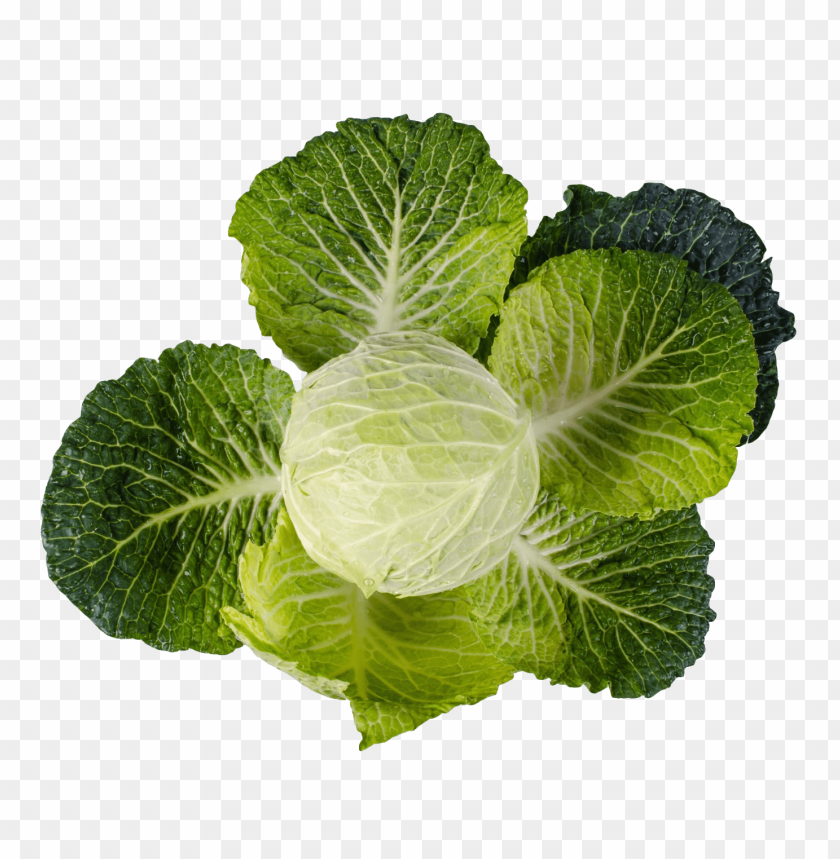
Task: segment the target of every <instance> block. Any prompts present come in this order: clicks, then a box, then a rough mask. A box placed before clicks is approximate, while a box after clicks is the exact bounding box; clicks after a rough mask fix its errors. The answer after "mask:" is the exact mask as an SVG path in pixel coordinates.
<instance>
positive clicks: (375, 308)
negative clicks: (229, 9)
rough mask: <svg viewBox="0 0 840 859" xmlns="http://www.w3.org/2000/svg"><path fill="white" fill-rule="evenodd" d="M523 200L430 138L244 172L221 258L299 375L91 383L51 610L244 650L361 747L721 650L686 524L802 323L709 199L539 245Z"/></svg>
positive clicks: (58, 489)
mask: <svg viewBox="0 0 840 859" xmlns="http://www.w3.org/2000/svg"><path fill="white" fill-rule="evenodd" d="M525 199H526V193H525V189H524V188H523V187H522V185H521V184H520V183H519V182H517V180H516V179H514V178H512V177H511V176H507V175H505V174H504V173H503V172H502V169H501V167H500V166H499V165H498V164H497V163H496V162H495V161H493V159H492V158H491V157H490V154H489V148H488V146H487V143H486V141H485V140H484V138H483V137H482V135H481V133H480V132H479V131H478V130H477V129H475V128H472V127H470V126H467V125H461V124H459V123H456V122H453V121H452V119H451V118H450V117H448V116H444V115H442V114H439V115H437V116H434V117H432V118H431V119H429V120H427V121H426V122H413V121H411V120H409V119H408V118H407V117H404V116H402V117H398V118H396V119H370V120H347V121H346V122H343V123H339V126H338V131H337V132H336V133H329V134H324V135H322V136H321V137H318V138H315V139H314V140H312V141H310V142H309V143H308V144H307V145H306V146H305V147H304V149H303V150H302V151H301V152H300V153H299V154H298V155H296V156H295V157H293V158H286V159H285V160H283V161H281V162H280V163H279V164H276V165H274V166H273V167H270V168H268V169H267V170H264V171H263V172H262V173H260V174H259V175H258V176H257V177H256V179H255V180H254V182H253V184H252V186H251V189H250V191H248V193H246V194H245V195H244V196H243V197H242V198H241V199H240V200H239V202H238V204H237V206H236V212H235V214H234V217H233V221H232V223H231V227H230V234H231V235H232V236H235V237H236V238H237V239H239V241H240V242H241V243H242V245H243V248H244V252H243V256H242V278H243V280H244V281H245V283H246V285H247V286H248V288H249V290H250V300H251V303H252V304H253V305H254V306H255V307H256V311H257V320H258V322H259V324H260V326H261V329H262V330H263V332H264V333H266V334H270V335H271V336H272V337H273V338H274V340H275V342H276V343H277V344H278V345H279V346H280V347H281V348H282V349H283V350H284V352H285V354H286V356H287V357H289V358H290V359H292V360H294V361H296V362H297V363H298V365H299V366H300V367H302V368H303V369H305V370H307V371H312V372H310V374H309V375H308V376H307V377H306V378H305V379H304V382H303V386H302V388H301V390H300V391H299V392H297V393H294V390H293V387H292V383H291V380H290V379H289V377H288V376H287V375H286V374H285V373H283V372H281V371H280V370H278V369H275V368H274V367H273V366H272V365H271V364H270V363H269V362H268V361H262V360H260V359H259V358H258V357H257V355H256V354H255V353H253V352H248V351H243V350H241V349H237V348H236V347H234V346H212V347H209V348H208V347H205V346H196V345H194V344H192V343H182V344H181V345H180V346H177V347H176V348H175V349H168V350H166V351H165V352H164V353H163V354H162V355H161V356H160V359H159V360H158V361H149V360H141V361H138V362H136V363H135V364H134V365H133V366H132V367H130V368H129V369H128V371H127V372H126V373H125V374H124V375H123V376H122V377H121V378H120V379H118V380H116V381H110V382H102V383H101V384H99V385H98V386H97V387H96V389H95V390H94V391H93V393H92V394H91V395H90V396H89V397H88V398H87V399H86V400H85V402H84V404H83V406H82V413H81V416H80V417H79V418H78V420H76V421H75V422H74V423H73V424H72V425H71V426H70V428H69V429H68V430H67V432H66V434H65V436H64V439H63V441H62V443H61V447H60V448H59V450H58V452H57V454H56V456H55V461H54V467H53V473H52V476H51V477H50V480H49V483H48V484H47V488H46V492H45V495H44V503H43V509H42V512H43V525H42V533H43V541H44V547H45V549H46V555H47V566H48V569H49V574H50V577H51V578H52V580H53V581H54V582H55V583H56V585H57V586H58V587H59V589H60V590H61V591H62V592H63V593H65V594H66V595H67V596H68V597H69V598H70V599H71V600H72V601H73V602H74V603H75V604H76V605H77V606H78V607H79V608H80V609H81V610H82V611H83V612H84V613H85V614H87V615H88V616H89V617H90V618H91V619H92V620H93V621H94V623H96V624H97V626H98V627H99V628H100V629H102V630H103V631H104V632H106V633H107V634H109V635H114V636H117V637H123V638H125V637H133V638H139V639H141V640H143V641H145V642H147V643H148V644H150V645H152V646H153V647H158V648H161V649H165V650H178V649H184V648H190V647H191V648H194V649H196V650H202V651H206V652H210V653H220V654H223V653H229V652H230V651H232V650H233V649H234V648H235V647H238V646H239V645H240V643H243V642H244V643H245V644H247V645H248V646H249V647H250V648H251V649H253V650H254V651H255V652H256V653H257V654H258V655H259V656H260V657H261V658H263V659H264V660H265V661H266V662H268V663H269V664H271V665H273V666H275V667H277V668H279V669H280V670H282V671H284V672H286V673H287V674H289V675H291V676H293V677H295V678H296V679H298V680H299V681H300V682H301V683H303V684H304V685H306V686H307V687H309V688H310V689H313V690H315V691H317V692H319V693H322V694H324V695H328V696H331V697H333V698H343V699H347V700H349V702H350V705H351V708H352V711H353V715H354V718H355V721H356V725H357V727H358V728H359V730H360V732H361V734H362V743H361V748H362V749H364V748H367V747H368V746H370V745H372V744H374V743H381V742H384V741H385V740H387V739H389V738H390V737H393V736H396V735H397V734H400V733H402V732H404V731H409V730H412V729H413V728H416V727H417V726H418V725H420V724H422V723H423V722H425V721H426V720H428V719H430V718H432V717H434V716H437V715H439V714H442V713H446V712H448V711H449V710H451V709H452V708H453V707H455V706H457V705H458V704H472V703H476V702H478V701H480V700H482V699H483V698H485V697H487V696H488V695H492V694H494V693H495V692H496V690H497V688H498V686H499V685H500V684H502V683H505V682H507V681H508V680H509V679H510V678H511V677H512V675H513V673H514V671H523V670H524V671H529V672H532V673H533V674H535V675H536V676H537V677H539V678H543V679H548V680H550V681H551V682H552V683H563V684H566V685H569V686H580V685H585V686H587V687H588V688H589V689H590V690H591V691H592V692H598V691H601V690H603V689H605V688H609V689H610V691H611V693H612V694H613V695H614V696H616V697H634V696H651V695H654V694H656V693H657V692H659V691H661V690H663V689H665V688H667V687H668V686H670V684H671V683H672V682H673V681H674V679H675V678H676V677H679V676H682V674H683V672H684V671H685V669H686V668H687V667H688V666H689V665H692V664H693V663H694V661H695V660H696V659H698V658H699V657H700V656H701V655H702V653H703V650H704V639H705V635H706V632H707V631H708V626H709V623H710V621H711V620H713V619H714V612H712V611H711V610H710V608H709V598H710V596H711V592H712V588H713V585H714V583H713V582H712V580H711V578H709V576H708V575H707V574H706V568H707V564H708V557H709V554H710V552H711V550H712V547H713V544H712V541H711V540H710V539H709V537H708V535H707V534H706V532H705V531H704V530H703V527H702V525H701V524H700V518H699V516H698V513H697V510H696V507H695V506H694V505H695V504H696V503H697V502H699V501H701V500H702V499H704V498H706V497H708V496H709V495H712V494H714V493H715V492H718V491H719V490H721V489H722V488H723V487H724V486H726V484H727V483H728V481H729V479H730V477H731V475H732V472H733V469H734V468H735V462H736V457H737V451H736V445H737V444H738V443H739V441H741V442H743V441H744V440H745V439H747V438H755V437H756V436H757V435H759V434H760V433H761V432H762V431H763V429H764V427H765V426H766V425H767V421H768V420H769V418H770V414H771V412H772V409H773V402H774V398H775V395H776V387H777V384H778V380H777V375H776V363H775V361H776V359H775V349H776V347H777V346H778V345H779V344H780V343H782V342H783V341H784V340H787V339H789V338H790V337H792V336H793V334H794V329H793V317H792V316H791V314H789V313H788V312H787V311H784V310H782V309H781V308H780V307H779V306H778V296H777V294H776V293H775V292H773V291H772V289H771V286H772V279H771V274H770V263H769V260H767V261H765V260H763V256H764V252H765V249H764V245H763V244H762V243H761V240H760V239H759V238H758V236H757V235H756V234H755V232H754V231H753V230H752V229H751V228H750V227H748V226H746V225H745V224H742V223H741V222H740V221H738V220H737V219H736V218H735V216H734V215H733V214H732V213H731V212H730V211H729V210H728V209H724V208H723V207H722V206H721V205H720V204H719V203H717V202H715V201H714V200H710V199H709V198H708V197H705V196H704V195H703V194H699V193H697V192H694V191H671V190H670V189H668V188H665V186H663V185H645V186H643V188H642V189H641V190H640V191H638V192H636V193H635V194H630V195H628V196H627V197H625V198H623V199H621V198H613V197H611V196H610V195H609V194H603V193H597V192H595V191H592V190H590V189H589V188H586V187H585V186H582V185H578V186H573V187H572V189H570V191H569V192H568V194H567V198H566V199H567V202H568V203H569V206H568V208H567V209H566V210H565V211H563V212H561V213H559V214H558V215H557V216H556V217H555V218H553V219H544V220H543V222H542V223H541V224H540V227H539V229H538V230H537V232H536V234H535V235H534V236H533V237H531V238H529V239H527V240H525V242H524V244H523V243H522V242H523V239H524V238H525V229H526V227H525V224H526V221H525V209H524V205H525ZM517 251H520V253H519V255H518V256H515V254H516V252H517ZM471 356H474V357H471ZM756 386H758V388H757V390H758V393H757V395H756ZM751 416H752V417H751ZM753 418H754V419H755V427H754V428H753ZM540 486H542V490H541V489H540Z"/></svg>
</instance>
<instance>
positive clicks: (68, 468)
mask: <svg viewBox="0 0 840 859" xmlns="http://www.w3.org/2000/svg"><path fill="white" fill-rule="evenodd" d="M293 393H294V388H293V386H292V381H291V379H290V378H289V377H288V376H287V375H286V374H285V373H284V372H282V371H281V370H277V369H275V368H274V367H273V366H272V365H271V364H270V363H269V362H268V361H262V360H260V358H258V357H257V354H256V353H255V352H250V351H245V350H243V349H237V348H236V347H235V346H214V347H211V348H209V349H208V348H207V347H206V346H196V345H194V344H192V343H189V342H187V343H182V344H181V345H180V346H177V347H176V348H175V349H167V350H166V351H165V352H164V353H163V354H162V355H161V356H160V360H159V361H148V360H146V359H140V360H139V361H137V362H135V363H134V364H133V365H132V366H131V367H130V368H129V369H128V371H127V372H126V373H125V375H124V376H122V377H121V378H120V379H117V380H116V381H113V382H100V384H98V385H97V386H96V388H95V389H94V390H93V392H92V393H91V394H90V395H89V396H88V397H87V399H86V400H85V402H84V405H83V406H82V414H81V417H80V418H79V419H78V420H76V421H74V422H73V423H72V424H71V425H70V428H69V429H68V430H67V432H66V433H65V435H64V439H63V440H62V442H61V447H59V449H58V452H57V453H56V455H55V458H54V460H53V472H52V476H51V477H50V480H49V483H48V484H47V489H46V492H45V493H44V503H43V508H42V537H43V542H44V548H45V549H46V552H47V566H48V568H49V572H50V578H51V579H52V580H53V581H54V582H55V583H56V585H57V586H58V588H59V590H61V592H62V593H63V594H65V595H66V596H67V597H69V598H70V599H71V600H72V601H73V602H74V603H75V604H76V605H77V606H78V607H79V608H80V609H81V610H82V611H83V612H84V613H85V614H86V615H87V616H88V617H89V618H90V619H91V620H92V621H93V622H94V623H95V624H96V625H97V626H98V627H99V628H100V629H101V630H102V631H103V632H106V633H108V635H113V636H116V637H117V638H139V639H140V640H142V641H145V642H146V643H147V644H151V645H152V646H153V647H158V648H160V649H161V650H184V649H185V648H193V649H194V650H203V651H205V652H207V653H230V651H231V650H233V649H234V648H235V647H236V646H237V645H236V640H235V639H234V637H233V636H232V635H231V633H230V631H229V630H228V629H227V627H226V626H225V625H224V624H223V623H222V622H221V619H220V617H219V609H220V608H222V606H225V605H240V606H241V605H242V597H241V595H240V593H239V587H238V584H237V577H236V564H237V560H238V558H239V554H240V552H241V551H242V549H243V548H244V547H245V545H246V544H247V543H248V540H249V538H250V539H253V540H256V541H262V540H263V539H264V538H265V536H266V534H267V533H268V530H269V528H270V523H271V521H272V516H273V511H274V510H276V508H277V505H278V503H279V501H280V498H281V493H280V468H281V466H280V444H281V443H282V440H283V426H284V424H285V422H286V419H287V417H288V411H289V405H290V401H291V395H292V394H293Z"/></svg>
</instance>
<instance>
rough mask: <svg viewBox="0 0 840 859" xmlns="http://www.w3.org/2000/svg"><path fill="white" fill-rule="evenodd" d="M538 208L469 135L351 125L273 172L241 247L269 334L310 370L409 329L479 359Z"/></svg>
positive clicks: (449, 123)
mask: <svg viewBox="0 0 840 859" xmlns="http://www.w3.org/2000/svg"><path fill="white" fill-rule="evenodd" d="M526 199H527V192H526V191H525V188H524V187H523V186H522V185H521V184H520V183H519V182H518V181H517V180H516V179H514V178H513V177H512V176H508V175H506V174H505V173H503V172H502V169H501V167H500V166H499V165H498V164H497V163H496V162H495V161H494V160H493V159H492V158H491V157H490V150H489V147H488V145H487V142H486V141H485V139H484V137H483V135H482V134H481V132H480V131H479V130H478V129H477V128H474V127H473V126H471V125H462V124H461V123H457V122H453V120H452V118H451V117H449V116H446V115H445V114H437V115H436V116H433V117H432V118H431V119H429V120H427V121H426V122H414V121H412V120H410V119H408V118H407V117H405V116H400V117H397V118H396V119H366V120H360V119H348V120H346V121H345V122H340V123H338V131H337V132H328V133H326V134H323V135H321V136H320V137H316V138H314V139H313V140H310V141H309V142H308V143H307V144H306V146H305V147H304V148H303V149H302V150H301V151H300V152H299V153H298V154H297V155H295V156H294V157H290V158H285V159H284V160H283V161H281V162H280V163H278V164H275V165H274V166H273V167H269V168H268V169H266V170H263V171H262V172H261V173H260V174H259V175H258V176H257V177H256V179H255V180H254V182H253V184H252V185H251V189H250V190H249V191H248V192H247V193H246V194H245V195H244V196H243V197H242V198H241V199H240V200H239V202H238V203H237V205H236V212H235V213H234V216H233V220H232V221H231V225H230V235H231V236H233V237H234V238H236V239H238V240H239V241H240V242H241V243H242V245H243V248H244V253H243V256H242V280H243V281H244V282H245V284H246V285H247V286H248V288H249V290H250V293H251V296H250V301H251V304H253V305H254V307H255V308H256V311H257V321H258V322H259V325H260V328H261V330H262V332H263V333H264V334H268V335H270V336H271V337H273V338H274V341H275V343H277V345H278V346H279V347H280V348H281V349H282V350H283V352H284V354H285V355H286V357H287V358H290V359H291V360H292V361H294V362H295V363H296V364H297V365H298V366H299V367H300V368H301V369H303V370H307V371H308V370H314V369H316V368H317V367H319V366H321V364H323V363H324V362H325V361H327V360H328V359H330V358H333V357H335V356H336V355H340V354H342V353H344V352H349V351H350V350H351V349H353V347H354V346H355V345H356V344H357V343H358V342H359V341H360V340H361V339H363V338H364V337H366V336H367V335H369V334H375V333H381V332H388V331H398V330H405V329H426V330H429V331H432V332H434V333H436V334H439V335H441V336H443V337H445V338H447V339H448V340H451V341H452V342H453V343H456V344H457V345H459V346H461V347H462V348H463V349H465V350H466V351H467V352H469V353H470V354H471V353H473V352H474V351H475V349H476V347H477V346H478V342H479V338H481V337H482V336H483V335H484V334H485V333H486V331H487V325H488V322H489V320H490V317H491V316H492V315H493V314H494V313H496V312H497V311H498V309H499V306H500V305H501V303H502V299H503V296H504V291H505V288H506V286H507V283H508V280H509V278H510V274H511V271H512V269H513V264H514V259H515V254H516V252H517V251H518V250H519V248H520V246H521V244H522V240H523V239H524V238H525V235H526V233H527V219H526V216H525V201H526Z"/></svg>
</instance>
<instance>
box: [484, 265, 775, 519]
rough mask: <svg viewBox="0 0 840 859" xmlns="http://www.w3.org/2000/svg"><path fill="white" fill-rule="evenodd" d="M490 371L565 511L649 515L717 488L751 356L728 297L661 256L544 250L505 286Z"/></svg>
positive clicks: (743, 419)
mask: <svg viewBox="0 0 840 859" xmlns="http://www.w3.org/2000/svg"><path fill="white" fill-rule="evenodd" d="M489 363H490V370H491V372H492V373H493V374H494V375H495V376H496V377H497V378H498V379H499V380H500V381H501V383H502V385H503V386H504V388H505V389H506V390H507V391H508V392H509V393H510V394H511V395H512V396H513V397H514V399H515V400H517V401H518V402H519V403H521V404H522V405H524V406H527V407H528V408H529V409H531V412H532V414H533V424H532V426H533V429H534V433H535V435H536V438H537V445H538V448H539V452H540V480H541V483H542V485H543V486H544V487H545V488H547V489H552V490H554V491H556V492H557V493H558V494H559V495H560V496H561V498H562V500H563V503H564V504H566V506H568V507H569V509H571V510H574V511H581V510H597V511H599V512H601V513H608V514H611V515H618V516H635V515H639V516H643V517H648V518H649V517H651V516H653V515H654V514H655V513H657V512H658V511H659V510H673V509H677V508H680V507H686V506H688V505H691V504H694V503H696V502H699V501H702V500H703V499H704V498H707V497H709V496H711V495H714V494H715V493H716V492H718V491H720V490H721V489H723V487H725V486H726V485H727V483H728V482H729V479H730V477H731V476H732V473H733V471H734V470H735V465H736V461H737V450H736V445H737V443H738V440H739V439H740V438H741V435H742V434H744V433H748V432H749V431H750V428H751V426H752V420H751V419H750V417H749V414H748V413H749V410H750V409H751V408H752V405H753V403H754V402H755V384H756V382H755V379H756V370H757V367H758V362H757V358H756V354H755V349H754V348H753V345H752V334H751V331H750V324H749V322H748V321H747V318H746V317H745V316H744V313H743V311H742V310H741V309H740V307H739V306H738V303H737V302H736V301H735V299H733V298H732V296H731V295H730V294H729V293H728V292H727V291H726V289H725V288H724V287H722V286H720V285H719V284H716V283H708V282H706V281H704V280H702V279H701V278H700V277H698V275H696V274H694V272H692V271H690V270H689V269H688V267H687V265H686V263H685V262H683V261H682V260H678V259H676V258H675V257H673V256H670V255H668V254H654V253H648V252H646V251H627V252H622V251H619V250H617V249H614V248H613V249H608V250H598V251H576V252H575V253H572V254H567V255H565V256H559V257H554V258H552V259H550V260H549V261H548V262H546V263H544V264H543V265H542V266H540V267H539V268H538V269H536V270H535V271H533V272H532V273H531V277H530V278H529V279H528V281H526V282H525V283H524V284H522V285H521V286H518V287H517V288H516V289H514V290H513V291H512V292H511V294H510V296H509V298H508V300H507V301H506V302H505V305H504V307H503V309H502V313H501V321H500V325H499V329H498V331H497V333H496V337H495V339H494V341H493V349H492V353H491V355H490V362H489Z"/></svg>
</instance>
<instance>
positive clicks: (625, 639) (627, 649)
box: [465, 493, 715, 698]
mask: <svg viewBox="0 0 840 859" xmlns="http://www.w3.org/2000/svg"><path fill="white" fill-rule="evenodd" d="M713 548H714V543H713V542H712V540H711V539H710V538H709V535H708V534H707V533H706V531H705V530H704V529H703V526H702V525H701V524H700V517H699V516H698V514H697V509H696V508H695V507H689V508H685V509H683V510H676V511H668V512H664V513H659V514H658V515H657V516H656V517H654V518H653V519H649V520H640V519H635V518H632V519H628V518H622V517H615V516H605V515H604V514H602V513H592V512H588V513H582V514H578V515H575V514H572V513H570V512H569V511H568V510H567V509H566V508H565V507H564V506H563V504H562V503H560V501H559V500H558V499H557V497H556V496H554V495H552V494H550V493H543V495H542V496H541V498H540V500H539V502H538V503H537V505H536V507H535V508H534V512H533V513H532V514H531V516H530V517H529V519H528V522H527V523H526V525H525V527H524V528H523V530H522V533H521V534H520V536H519V537H518V538H517V540H516V541H515V542H514V544H513V548H512V549H511V553H510V555H509V556H508V558H507V560H506V561H505V563H504V564H502V565H500V566H499V567H498V568H497V569H496V570H494V571H493V572H492V573H490V574H488V575H487V576H484V577H483V578H481V579H478V580H477V581H475V582H473V583H471V584H469V585H466V586H465V590H466V593H467V595H468V599H469V601H470V605H471V612H472V617H473V619H474V622H475V624H476V628H477V629H478V630H479V631H480V634H481V636H482V638H483V640H484V641H485V643H486V644H487V646H488V647H489V648H490V649H491V650H492V651H493V652H494V653H495V654H496V655H497V656H498V657H499V658H500V659H502V660H503V661H505V662H507V663H509V664H510V665H511V666H512V667H513V668H515V669H516V670H517V671H530V672H531V673H532V674H535V675H536V676H537V677H539V678H541V679H549V680H551V682H552V683H562V684H565V685H567V686H580V685H581V684H584V685H586V686H587V688H588V689H589V690H590V691H591V692H600V691H601V690H603V689H605V688H606V687H607V686H609V688H610V692H611V693H612V695H613V696H614V697H616V698H636V697H639V696H647V697H650V696H651V695H655V694H656V693H657V692H659V691H661V690H662V689H665V688H667V687H668V686H670V685H671V683H672V682H673V681H674V679H675V678H677V677H681V676H682V675H683V673H684V671H685V668H686V667H687V666H689V665H693V664H694V662H695V661H696V660H697V659H699V657H700V656H702V655H703V652H704V649H705V645H704V640H705V636H706V633H707V632H708V629H709V623H710V622H711V621H712V620H714V618H715V614H714V612H713V611H712V610H711V609H710V608H709V599H710V597H711V594H712V590H713V588H714V580H713V579H712V578H711V577H710V576H709V575H707V574H706V567H707V565H708V560H709V554H710V553H711V551H712V549H713Z"/></svg>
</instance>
